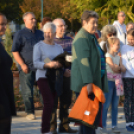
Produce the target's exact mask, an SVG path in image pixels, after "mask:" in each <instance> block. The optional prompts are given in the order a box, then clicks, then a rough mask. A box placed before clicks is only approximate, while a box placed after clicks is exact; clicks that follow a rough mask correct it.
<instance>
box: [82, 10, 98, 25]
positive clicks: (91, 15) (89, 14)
mask: <svg viewBox="0 0 134 134" xmlns="http://www.w3.org/2000/svg"><path fill="white" fill-rule="evenodd" d="M90 18H96V19H99V16H98V14H97V13H96V12H95V11H88V10H85V11H84V12H83V14H82V16H81V24H82V25H83V20H85V21H86V22H88V21H89V20H90Z"/></svg>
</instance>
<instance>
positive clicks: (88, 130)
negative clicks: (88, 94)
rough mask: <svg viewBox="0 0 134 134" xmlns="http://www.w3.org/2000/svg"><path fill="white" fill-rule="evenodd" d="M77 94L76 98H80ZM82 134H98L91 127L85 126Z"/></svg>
mask: <svg viewBox="0 0 134 134" xmlns="http://www.w3.org/2000/svg"><path fill="white" fill-rule="evenodd" d="M75 94H76V98H78V96H79V93H75ZM80 132H81V133H82V134H96V133H95V129H93V128H91V127H87V126H85V125H81V128H80Z"/></svg>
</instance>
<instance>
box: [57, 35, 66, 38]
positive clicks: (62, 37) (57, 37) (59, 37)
mask: <svg viewBox="0 0 134 134" xmlns="http://www.w3.org/2000/svg"><path fill="white" fill-rule="evenodd" d="M64 38H65V36H63V37H62V38H60V37H58V36H57V35H56V39H64Z"/></svg>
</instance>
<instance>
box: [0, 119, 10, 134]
mask: <svg viewBox="0 0 134 134" xmlns="http://www.w3.org/2000/svg"><path fill="white" fill-rule="evenodd" d="M11 120H12V119H11V117H8V118H5V119H0V134H11Z"/></svg>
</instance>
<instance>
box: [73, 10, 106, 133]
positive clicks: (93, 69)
mask: <svg viewBox="0 0 134 134" xmlns="http://www.w3.org/2000/svg"><path fill="white" fill-rule="evenodd" d="M81 22H82V28H81V29H80V31H79V32H78V33H77V35H76V37H75V39H74V41H73V46H72V55H73V61H72V68H71V89H72V90H73V91H75V93H76V96H78V95H79V93H80V91H81V89H82V87H83V86H85V85H87V91H88V94H91V93H92V84H95V85H96V86H98V87H100V89H102V90H103V91H104V92H107V91H108V86H107V76H106V70H105V57H104V54H103V51H102V50H101V49H100V47H99V45H98V42H97V39H96V37H95V36H94V33H95V31H96V30H97V26H98V15H97V13H96V12H94V11H84V12H83V14H82V17H81ZM81 133H82V134H88V133H89V134H95V130H94V129H92V128H89V127H86V126H84V125H83V126H82V127H81Z"/></svg>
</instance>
